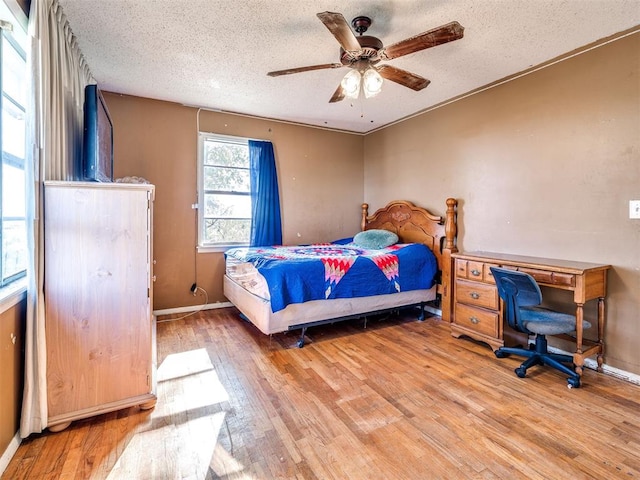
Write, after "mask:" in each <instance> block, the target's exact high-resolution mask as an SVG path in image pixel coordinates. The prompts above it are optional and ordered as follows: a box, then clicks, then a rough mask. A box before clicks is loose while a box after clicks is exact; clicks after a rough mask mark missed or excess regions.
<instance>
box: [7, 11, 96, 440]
mask: <svg viewBox="0 0 640 480" xmlns="http://www.w3.org/2000/svg"><path fill="white" fill-rule="evenodd" d="M29 40H30V42H31V44H30V48H29V53H28V65H29V68H30V78H31V90H30V95H29V100H30V103H29V106H28V107H29V108H28V109H27V115H28V119H27V128H28V142H29V145H28V148H27V155H28V157H27V165H26V170H27V228H28V232H27V238H28V242H29V252H30V253H31V255H30V259H29V266H28V273H27V275H28V282H29V283H28V292H27V325H26V334H25V379H24V394H23V401H22V417H21V423H20V435H21V437H22V438H25V437H27V436H29V435H30V434H31V433H36V432H41V431H42V430H43V429H44V428H45V427H46V426H47V377H46V374H47V372H46V359H47V355H46V338H45V331H44V326H45V317H44V315H45V308H44V295H43V287H44V223H43V217H42V213H43V191H44V187H43V185H44V183H43V182H44V180H45V179H46V180H76V179H78V177H79V165H80V158H81V155H82V124H83V120H82V105H83V101H84V87H85V85H87V84H89V83H94V80H93V78H92V76H91V72H90V71H89V67H88V66H87V64H86V62H85V61H84V57H83V56H82V53H81V52H80V50H79V48H78V45H77V42H76V39H75V37H74V35H73V32H72V31H71V27H70V26H69V24H68V22H67V19H66V17H65V15H64V12H63V11H62V7H60V5H58V0H32V1H31V11H30V13H29Z"/></svg>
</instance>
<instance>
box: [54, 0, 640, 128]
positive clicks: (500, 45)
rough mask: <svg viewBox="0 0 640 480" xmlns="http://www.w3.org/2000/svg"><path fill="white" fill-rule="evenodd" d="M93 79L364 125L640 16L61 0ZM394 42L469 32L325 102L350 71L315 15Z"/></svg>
mask: <svg viewBox="0 0 640 480" xmlns="http://www.w3.org/2000/svg"><path fill="white" fill-rule="evenodd" d="M59 3H60V5H62V7H63V9H64V12H65V13H66V15H67V18H68V20H69V23H70V25H71V28H72V30H73V32H74V33H75V35H76V37H77V39H78V43H79V45H80V48H81V50H82V52H83V54H84V56H85V57H86V59H87V61H88V63H89V65H90V67H91V70H92V73H93V76H94V77H95V79H96V80H97V81H98V84H99V85H100V87H101V88H102V89H104V90H108V91H111V92H117V93H124V94H129V95H137V96H141V97H149V98H155V99H160V100H168V101H172V102H177V103H181V104H185V105H192V106H198V107H204V108H210V109H214V110H222V111H228V112H235V113H240V114H246V115H254V116H259V117H267V118H273V119H279V120H285V121H291V122H298V123H303V124H309V125H317V126H322V127H328V128H333V129H340V130H347V131H351V132H359V133H364V132H368V131H371V130H375V129H377V128H380V127H382V126H384V125H388V124H390V123H393V122H395V121H398V120H400V119H402V118H406V117H408V116H411V115H413V114H415V113H417V112H421V111H424V110H426V109H428V108H429V107H431V106H433V105H437V104H439V103H442V102H445V101H447V100H448V99H451V98H455V97H458V96H460V95H463V94H465V93H467V92H470V91H472V90H475V89H477V88H480V87H482V86H484V85H487V84H490V83H492V82H495V81H497V80H499V79H501V78H504V77H507V76H509V75H513V74H515V73H518V72H522V71H524V70H527V69H529V68H531V67H532V66H536V65H539V64H541V63H543V62H546V61H548V60H550V59H553V58H555V57H557V56H559V55H562V54H565V53H567V52H571V51H573V50H575V49H577V48H580V47H582V46H584V45H587V44H590V43H592V42H595V41H598V40H600V39H603V38H606V37H609V36H611V35H614V34H617V33H619V32H623V31H626V30H629V29H632V28H634V27H635V28H637V27H638V25H640V1H639V0H564V1H563V0H535V1H532V0H483V1H478V0H358V1H352V0H347V1H344V0H341V1H324V0H314V1H307V0H245V1H236V0H59ZM323 11H332V12H340V13H342V14H343V15H344V17H345V19H346V20H347V22H349V23H350V22H351V19H352V18H354V17H356V16H358V15H366V16H369V17H371V19H372V20H373V24H372V26H371V27H370V29H369V31H368V32H367V34H368V35H373V36H376V37H378V38H380V39H381V40H382V41H383V43H384V44H385V45H390V44H392V43H395V42H397V41H400V40H403V39H404V38H407V37H410V36H413V35H416V34H418V33H422V32H424V31H426V30H430V29H432V28H435V27H438V26H440V25H443V24H445V23H448V22H450V21H453V20H457V21H458V22H459V23H460V24H461V25H462V26H463V27H464V28H465V30H464V38H462V39H461V40H457V41H455V42H451V43H448V44H444V45H440V46H437V47H434V48H430V49H427V50H423V51H420V52H416V53H413V54H411V55H407V56H405V57H401V58H396V59H394V60H390V61H388V63H389V64H390V65H393V66H396V67H399V68H402V69H405V70H409V71H411V72H414V73H416V74H418V75H421V76H423V77H426V78H428V79H430V80H431V84H430V85H429V86H428V87H427V88H426V89H424V90H422V91H419V92H415V91H413V90H410V89H408V88H405V87H402V86H400V85H398V84H395V83H392V82H389V81H387V82H385V84H384V86H383V91H382V92H381V93H380V94H379V95H378V96H377V97H375V98H372V99H368V100H360V99H358V100H355V101H354V100H348V99H346V100H344V101H342V102H338V103H333V104H330V103H328V101H329V99H330V98H331V95H332V94H333V92H334V91H335V89H336V87H337V86H338V84H339V82H340V80H341V78H342V77H343V76H344V74H345V73H346V72H347V71H348V70H347V69H346V68H340V69H334V70H317V71H311V72H305V73H298V74H294V75H288V76H281V77H268V76H267V75H266V73H267V72H269V71H272V70H282V69H287V68H293V67H300V66H307V65H315V64H324V63H333V62H338V61H339V46H338V43H337V41H336V40H335V38H334V37H333V35H332V34H331V33H330V32H329V31H328V30H327V28H326V27H325V26H324V25H323V24H322V23H321V22H320V20H318V18H317V17H316V13H318V12H323Z"/></svg>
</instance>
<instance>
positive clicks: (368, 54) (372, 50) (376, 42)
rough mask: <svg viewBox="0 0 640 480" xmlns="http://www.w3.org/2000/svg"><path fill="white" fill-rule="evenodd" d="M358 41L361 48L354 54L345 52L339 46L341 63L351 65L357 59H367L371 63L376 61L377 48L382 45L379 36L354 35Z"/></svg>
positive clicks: (377, 60) (378, 59) (377, 59)
mask: <svg viewBox="0 0 640 480" xmlns="http://www.w3.org/2000/svg"><path fill="white" fill-rule="evenodd" d="M356 40H358V43H359V44H360V47H361V48H362V50H360V51H359V52H357V53H356V55H354V54H352V53H350V52H345V50H344V49H343V48H342V47H340V62H341V63H342V64H343V65H351V64H353V63H355V62H356V61H358V60H365V59H368V60H370V62H371V63H372V64H374V63H378V62H379V61H380V58H373V57H377V54H378V50H380V49H381V48H382V47H383V44H382V41H381V40H380V39H379V38H376V37H372V36H370V35H360V36H357V37H356Z"/></svg>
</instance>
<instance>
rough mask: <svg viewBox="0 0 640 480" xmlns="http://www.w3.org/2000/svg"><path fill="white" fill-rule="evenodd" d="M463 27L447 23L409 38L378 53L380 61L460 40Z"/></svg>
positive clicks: (455, 23) (456, 23) (454, 23)
mask: <svg viewBox="0 0 640 480" xmlns="http://www.w3.org/2000/svg"><path fill="white" fill-rule="evenodd" d="M463 35H464V27H462V25H460V24H459V23H458V22H451V23H447V24H446V25H442V26H441V27H438V28H434V29H433V30H429V31H428V32H424V33H421V34H420V35H416V36H414V37H411V38H407V39H405V40H402V41H400V42H398V43H394V44H393V45H389V46H388V47H386V48H383V49H382V50H381V51H380V52H378V56H379V57H380V58H381V59H382V60H391V59H392V58H398V57H402V56H403V55H408V54H410V53H414V52H419V51H420V50H424V49H425V48H431V47H435V46H437V45H442V44H443V43H447V42H453V41H454V40H458V39H460V38H462V37H463Z"/></svg>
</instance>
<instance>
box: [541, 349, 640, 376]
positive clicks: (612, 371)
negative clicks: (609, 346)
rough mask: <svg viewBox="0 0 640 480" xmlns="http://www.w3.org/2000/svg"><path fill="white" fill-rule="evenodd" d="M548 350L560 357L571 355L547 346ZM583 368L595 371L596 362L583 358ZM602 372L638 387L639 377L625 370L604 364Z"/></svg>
mask: <svg viewBox="0 0 640 480" xmlns="http://www.w3.org/2000/svg"><path fill="white" fill-rule="evenodd" d="M548 349H549V351H550V352H552V353H560V354H562V355H573V354H572V353H570V352H567V351H565V350H562V349H560V348H556V347H552V346H549V347H548ZM584 366H585V367H586V368H588V369H589V370H597V369H598V362H597V361H596V360H594V359H593V358H585V359H584ZM602 372H603V373H606V374H607V375H611V376H612V377H616V378H619V379H620V380H625V381H627V382H629V383H633V384H635V385H640V375H636V374H635V373H631V372H627V371H625V370H620V369H619V368H616V367H612V366H610V365H607V364H606V363H605V364H603V365H602Z"/></svg>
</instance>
